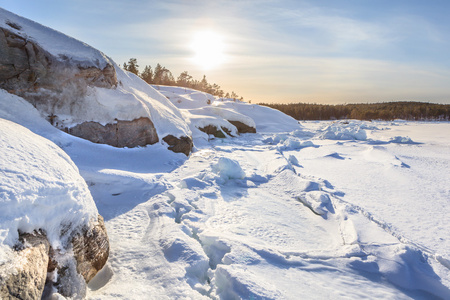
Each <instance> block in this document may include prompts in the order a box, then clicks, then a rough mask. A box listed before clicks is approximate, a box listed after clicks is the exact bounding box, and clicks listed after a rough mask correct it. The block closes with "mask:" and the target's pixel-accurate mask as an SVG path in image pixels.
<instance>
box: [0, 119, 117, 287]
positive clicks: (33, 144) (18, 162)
mask: <svg viewBox="0 0 450 300" xmlns="http://www.w3.org/2000/svg"><path fill="white" fill-rule="evenodd" d="M0 203H1V207H2V209H1V210H0V278H1V280H0V281H1V283H2V289H3V286H4V284H8V282H9V283H11V282H12V284H13V285H14V286H17V283H16V282H15V281H11V278H12V277H11V276H13V277H14V276H19V277H22V278H23V279H24V278H28V279H25V280H29V278H30V276H31V277H33V276H39V278H41V276H40V274H41V273H43V274H44V275H45V276H44V281H43V282H45V277H46V275H47V271H48V270H47V265H49V267H50V268H53V269H56V273H58V276H57V278H58V277H59V279H58V282H55V283H54V284H55V286H56V288H57V289H58V290H60V292H62V293H63V294H65V295H66V296H73V295H74V293H76V294H78V295H80V293H81V294H83V292H84V290H85V281H89V280H90V279H91V278H92V277H93V275H95V273H96V272H98V270H100V269H101V268H102V267H103V265H104V264H105V263H106V259H107V257H108V253H109V242H108V237H107V235H106V230H105V228H104V225H102V224H103V222H102V218H101V217H98V212H97V208H96V206H95V203H94V201H93V199H92V196H91V194H90V192H89V190H88V187H87V185H86V182H85V181H84V180H83V178H82V177H81V176H80V174H79V172H78V168H77V167H76V166H75V164H74V163H73V162H72V160H71V159H70V158H69V156H68V155H67V154H66V153H64V152H63V151H62V150H61V149H60V148H59V147H58V146H56V145H55V144H54V143H52V142H50V141H49V140H47V139H45V138H43V137H40V136H38V135H36V134H34V133H32V132H30V131H29V130H28V129H26V128H24V127H22V126H20V125H18V124H16V123H13V122H11V121H7V120H4V119H0ZM24 234H28V235H29V236H31V235H33V236H41V237H42V238H40V239H39V240H40V241H39V242H38V243H31V242H27V241H26V240H27V239H26V238H24ZM33 239H37V237H33ZM20 240H22V242H21V241H20ZM23 240H25V241H23ZM42 240H45V241H42ZM47 240H48V242H47ZM41 245H44V246H41ZM36 247H37V248H36ZM14 249H25V250H23V251H19V252H20V253H16V252H17V251H15V250H14ZM29 252H33V253H35V254H33V255H32V257H30V256H29ZM43 255H44V256H46V258H44V261H42V259H41V256H43ZM18 257H26V259H25V258H24V259H20V260H19V259H18ZM49 260H51V261H52V263H51V264H48V261H49ZM28 262H33V264H34V265H42V266H43V267H44V269H43V270H38V271H33V270H32V271H30V266H29V263H28ZM12 266H13V267H12ZM49 271H54V270H49ZM78 273H80V274H81V276H82V277H81V276H80V275H78ZM85 273H86V275H85ZM18 274H19V275H18ZM27 274H28V275H27ZM33 274H34V275H33ZM39 278H38V277H36V278H34V279H33V280H35V281H36V282H41V281H42V279H39ZM83 278H84V280H83ZM76 279H79V280H76ZM64 281H65V282H66V284H65V285H63V284H62V282H64ZM76 282H78V284H76ZM40 284H41V283H40ZM49 284H50V285H51V283H49ZM67 286H71V287H70V289H68V288H67ZM41 288H43V286H39V287H38V291H41V292H42V289H41Z"/></svg>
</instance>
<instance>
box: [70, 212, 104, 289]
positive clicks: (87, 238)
mask: <svg viewBox="0 0 450 300" xmlns="http://www.w3.org/2000/svg"><path fill="white" fill-rule="evenodd" d="M72 245H73V253H74V256H75V260H76V262H77V272H78V273H79V274H80V275H81V276H83V278H84V280H85V281H86V282H87V283H88V282H89V281H90V280H91V279H92V278H93V277H94V276H95V274H97V272H98V271H100V270H101V269H102V268H103V266H104V265H105V264H106V261H107V260H108V256H109V240H108V235H107V233H106V227H105V223H104V220H103V217H102V216H100V215H99V216H98V222H97V224H95V225H94V227H93V228H90V229H87V230H84V231H83V232H82V233H81V234H78V235H76V236H75V237H74V238H73V240H72Z"/></svg>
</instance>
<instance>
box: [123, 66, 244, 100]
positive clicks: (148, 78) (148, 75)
mask: <svg viewBox="0 0 450 300" xmlns="http://www.w3.org/2000/svg"><path fill="white" fill-rule="evenodd" d="M123 69H124V70H127V71H129V72H131V73H134V74H136V75H138V76H139V77H141V78H142V80H144V81H145V82H147V83H148V84H156V85H170V86H181V87H186V88H191V89H195V90H198V91H202V92H205V93H208V94H211V95H214V96H217V97H219V98H232V99H236V100H241V101H243V100H244V98H243V97H239V95H238V94H236V93H235V92H234V91H232V92H231V93H229V92H224V91H223V90H222V89H221V87H220V86H219V85H218V84H216V83H213V84H210V83H209V82H208V80H207V79H206V75H203V78H202V80H197V79H194V78H193V77H192V76H191V75H189V73H188V71H184V72H181V74H180V75H179V76H178V77H177V78H176V79H175V78H174V76H173V75H172V72H171V71H170V70H168V69H167V68H166V67H164V66H162V65H160V64H159V63H158V64H157V65H156V67H155V69H153V68H152V67H151V66H150V65H147V66H145V67H144V71H142V73H140V72H139V65H138V63H137V59H136V58H130V60H129V61H128V63H124V64H123Z"/></svg>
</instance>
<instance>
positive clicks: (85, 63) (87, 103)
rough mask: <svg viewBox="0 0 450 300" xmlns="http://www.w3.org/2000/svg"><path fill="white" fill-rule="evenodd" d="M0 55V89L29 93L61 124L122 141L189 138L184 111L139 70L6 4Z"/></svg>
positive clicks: (0, 14)
mask: <svg viewBox="0 0 450 300" xmlns="http://www.w3.org/2000/svg"><path fill="white" fill-rule="evenodd" d="M0 54H1V55H0V70H1V71H2V72H1V75H0V88H3V89H5V90H7V91H9V92H11V93H14V94H16V95H19V96H21V97H23V98H24V99H26V100H27V101H28V102H30V103H31V104H33V106H35V107H36V108H37V109H38V110H39V112H40V113H41V116H42V117H43V118H46V119H47V120H48V121H49V122H50V123H51V124H52V125H54V126H55V127H57V128H59V129H61V130H64V131H66V132H69V133H71V134H74V135H76V136H79V137H82V138H85V139H88V140H91V141H93V142H98V143H107V144H110V145H113V146H117V147H135V146H143V145H147V144H154V143H156V142H158V141H160V142H161V143H162V140H164V138H165V137H167V136H169V135H171V136H174V137H176V138H177V139H172V141H174V142H177V141H179V140H180V138H181V137H184V138H188V137H189V136H191V132H190V130H189V127H188V125H187V124H186V122H185V121H184V120H183V117H182V115H181V113H180V111H179V110H178V109H177V108H176V107H175V106H174V105H173V104H172V103H171V102H170V101H169V100H167V98H166V97H164V96H163V95H161V94H160V93H159V92H157V91H156V90H155V89H153V88H152V87H151V86H149V85H148V84H147V83H145V82H144V81H142V80H141V79H140V78H139V77H138V76H135V75H134V74H131V73H128V72H126V71H123V70H121V69H120V68H119V67H118V66H117V65H116V64H115V63H114V62H113V61H112V60H111V59H110V58H108V57H107V56H105V55H104V54H103V53H102V52H100V51H98V50H96V49H94V48H92V47H90V46H88V45H86V44H84V43H82V42H80V41H77V40H75V39H73V38H70V37H68V36H66V35H64V34H62V33H60V32H57V31H55V30H52V29H50V28H48V27H45V26H42V25H40V24H37V23H35V22H33V21H30V20H27V19H25V18H22V17H19V16H17V15H14V14H12V13H10V12H8V11H6V10H3V9H0ZM143 120H147V121H145V122H144V121H143ZM170 146H171V147H172V148H177V147H176V144H174V145H171V144H170ZM189 151H190V149H189Z"/></svg>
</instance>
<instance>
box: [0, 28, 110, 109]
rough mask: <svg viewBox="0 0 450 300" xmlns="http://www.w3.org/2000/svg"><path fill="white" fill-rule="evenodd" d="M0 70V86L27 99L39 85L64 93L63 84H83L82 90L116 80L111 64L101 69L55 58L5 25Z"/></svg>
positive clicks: (0, 44)
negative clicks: (88, 86) (87, 86)
mask: <svg viewBox="0 0 450 300" xmlns="http://www.w3.org/2000/svg"><path fill="white" fill-rule="evenodd" d="M0 71H1V72H0V87H1V88H3V89H6V90H8V91H10V92H12V93H14V94H16V95H19V96H21V97H23V98H25V99H27V100H28V99H29V97H28V96H30V94H32V93H33V92H35V91H36V90H37V89H39V88H45V89H51V90H53V91H54V92H56V93H57V94H64V92H67V91H65V87H67V86H69V85H71V84H74V83H75V84H76V85H84V87H83V88H84V89H85V86H86V85H90V86H97V87H105V88H112V87H114V86H117V83H118V82H117V77H116V72H115V70H114V67H113V66H112V65H110V64H108V65H107V66H106V67H105V68H104V69H103V70H100V69H98V68H95V67H89V68H84V67H80V66H74V65H73V64H72V63H70V62H69V61H68V59H67V58H64V57H60V58H59V59H57V58H55V57H53V56H52V55H50V54H49V53H48V52H46V51H45V50H44V49H42V48H41V47H40V46H39V45H37V44H36V43H33V42H31V41H28V40H26V39H24V38H23V37H20V36H18V35H16V34H15V33H13V32H11V31H9V30H7V29H4V28H0ZM77 79H81V80H77ZM80 87H81V86H80ZM57 96H58V97H59V96H61V95H57ZM33 100H34V101H36V99H33ZM33 104H37V105H39V103H33ZM49 113H51V112H49Z"/></svg>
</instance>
